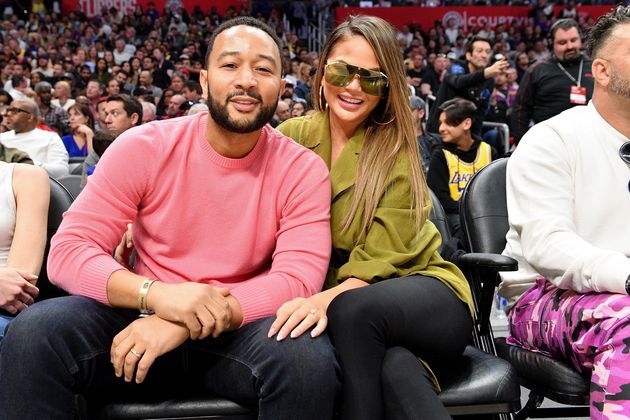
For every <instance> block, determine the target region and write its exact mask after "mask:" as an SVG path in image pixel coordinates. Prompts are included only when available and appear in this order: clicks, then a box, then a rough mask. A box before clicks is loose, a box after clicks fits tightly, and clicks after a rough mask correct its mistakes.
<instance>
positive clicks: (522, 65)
mask: <svg viewBox="0 0 630 420" xmlns="http://www.w3.org/2000/svg"><path fill="white" fill-rule="evenodd" d="M514 63H515V64H516V73H517V74H518V83H521V80H523V76H525V73H527V70H528V69H529V56H528V55H527V53H526V52H524V51H523V52H519V53H517V54H516V55H515V56H514Z"/></svg>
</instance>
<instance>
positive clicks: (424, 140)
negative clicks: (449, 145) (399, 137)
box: [409, 96, 442, 174]
mask: <svg viewBox="0 0 630 420" xmlns="http://www.w3.org/2000/svg"><path fill="white" fill-rule="evenodd" d="M409 101H410V105H411V117H412V118H413V127H414V130H415V132H416V138H417V139H418V146H419V148H420V158H421V161H422V169H423V170H424V173H425V174H426V173H427V172H428V171H429V164H430V163H431V156H433V153H434V152H435V150H436V149H437V148H439V147H440V146H441V145H442V137H440V135H439V134H436V133H429V132H428V131H426V130H425V129H424V117H425V115H426V103H425V102H424V101H423V100H422V98H420V97H418V96H411V97H410V98H409Z"/></svg>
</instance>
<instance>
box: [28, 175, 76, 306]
mask: <svg viewBox="0 0 630 420" xmlns="http://www.w3.org/2000/svg"><path fill="white" fill-rule="evenodd" d="M49 180H50V204H49V205H48V229H47V232H46V250H45V251H44V262H43V264H42V269H41V271H40V273H39V278H38V280H37V287H38V288H39V296H38V297H37V300H43V299H48V298H51V297H57V296H64V295H66V294H67V293H66V292H64V291H63V290H61V289H59V288H58V287H56V286H54V285H53V284H52V283H50V280H48V271H47V269H46V264H47V263H48V252H49V251H50V240H51V239H52V237H53V235H54V234H55V233H57V229H59V225H61V220H62V219H63V214H64V213H65V212H66V210H68V209H69V208H70V205H71V204H72V202H73V201H74V198H73V197H72V194H70V192H68V190H67V189H66V188H65V187H64V186H63V185H61V183H60V182H59V181H57V180H55V179H53V178H49Z"/></svg>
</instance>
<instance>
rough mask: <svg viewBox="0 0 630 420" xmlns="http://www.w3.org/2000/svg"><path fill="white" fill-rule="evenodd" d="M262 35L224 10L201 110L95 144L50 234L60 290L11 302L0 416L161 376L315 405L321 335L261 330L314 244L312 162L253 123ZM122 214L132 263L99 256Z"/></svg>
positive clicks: (40, 411)
mask: <svg viewBox="0 0 630 420" xmlns="http://www.w3.org/2000/svg"><path fill="white" fill-rule="evenodd" d="M280 51H281V49H280V41H279V40H278V39H277V37H276V36H275V35H274V33H273V31H272V30H271V29H270V28H268V27H267V26H266V25H264V24H261V23H260V22H259V21H257V20H255V19H252V18H238V19H235V20H231V21H229V22H226V23H224V24H223V25H222V26H221V27H219V28H218V29H217V30H216V31H215V33H214V35H213V37H212V39H211V40H210V44H209V47H208V56H207V58H206V62H207V66H208V70H207V71H202V72H201V75H200V78H201V82H202V85H203V86H204V95H205V96H206V97H207V99H208V104H209V108H210V113H209V114H198V115H196V116H193V117H187V118H179V119H172V120H167V121H162V122H153V123H149V124H146V125H143V126H141V127H137V128H133V129H131V130H128V131H126V132H125V133H124V134H123V135H121V136H120V137H119V138H118V139H117V141H116V142H115V143H114V144H113V145H112V146H111V147H110V148H109V149H108V150H107V153H106V154H105V155H104V157H103V159H102V160H101V161H100V163H99V170H98V171H97V172H96V173H95V174H94V175H93V177H92V178H91V180H90V183H89V184H88V185H87V188H86V189H85V190H84V191H83V192H82V193H81V196H80V197H79V198H78V199H77V200H76V201H75V203H74V204H73V205H72V207H71V209H70V210H69V211H68V212H67V213H66V214H65V217H64V221H63V223H62V225H61V227H60V229H59V232H58V233H57V235H56V236H55V237H54V238H53V241H52V246H51V251H50V255H49V260H48V261H49V263H48V272H49V276H50V278H51V280H52V281H53V282H54V283H56V284H57V285H59V286H61V287H62V288H64V289H65V290H67V291H68V292H70V293H71V294H72V295H73V296H70V297H64V298H59V299H53V300H48V301H42V302H39V303H37V304H36V305H34V306H32V307H30V308H28V309H27V310H25V311H23V312H22V314H21V315H20V316H19V317H18V318H16V319H15V320H14V321H13V322H12V324H11V326H10V328H9V330H8V331H7V335H6V338H5V339H4V341H3V342H2V351H1V352H0V365H1V366H2V373H1V374H0V418H20V417H21V418H28V419H31V418H43V417H45V418H47V419H67V418H72V417H73V416H75V415H76V414H77V408H76V407H75V404H74V400H75V399H74V395H75V394H86V395H88V397H90V396H91V395H93V394H99V396H100V397H102V396H103V395H110V394H111V393H116V392H118V391H119V390H120V389H121V388H122V389H124V390H126V392H134V390H136V389H137V391H140V390H141V389H145V390H146V389H149V390H150V389H152V388H151V387H152V386H155V385H158V386H159V387H160V388H162V391H163V390H164V388H165V387H166V388H167V387H168V385H169V384H172V385H173V386H178V387H179V386H181V385H182V384H183V385H185V386H187V387H190V388H194V389H195V390H196V391H197V392H206V393H210V394H212V393H214V394H219V395H223V396H227V397H229V398H232V399H233V400H235V401H237V402H240V403H243V404H245V405H248V406H251V407H252V408H253V410H254V411H258V416H259V418H260V419H286V418H299V419H326V418H331V417H332V411H333V403H334V399H335V393H336V390H337V388H338V378H337V369H338V366H337V364H336V361H335V357H334V352H333V350H332V347H331V345H330V343H329V342H328V339H327V338H326V337H318V338H315V339H312V338H310V337H307V338H298V339H294V340H289V341H286V340H285V341H283V342H277V341H276V340H275V339H270V338H267V331H268V330H269V328H270V325H271V321H272V318H271V317H272V316H273V315H275V312H276V311H277V310H278V308H279V307H280V306H281V305H282V303H283V302H286V301H288V300H291V299H293V298H295V297H299V296H310V295H312V294H314V293H316V292H318V291H319V290H320V289H321V288H322V285H323V280H324V276H325V272H326V269H327V266H328V259H329V257H330V249H331V243H330V241H331V239H330V227H329V205H330V194H331V193H330V186H329V179H328V171H327V169H326V165H325V164H324V163H323V161H321V159H320V158H319V157H317V156H316V155H315V154H314V153H312V152H310V151H309V150H307V149H303V148H301V147H300V146H299V145H297V144H296V143H294V142H292V141H290V140H288V139H287V138H286V137H283V136H282V135H281V134H280V133H278V132H277V131H275V130H273V129H272V128H271V127H270V126H269V125H266V122H267V121H269V119H270V118H271V116H272V115H273V112H274V111H275V108H276V102H277V100H278V96H279V94H280V92H282V91H283V86H282V84H283V82H282V80H281V72H282V64H281V53H280ZM130 222H133V226H134V228H133V234H134V242H135V246H136V251H137V258H136V263H135V266H134V267H133V269H132V270H129V269H127V268H126V267H123V266H122V265H120V264H119V263H117V262H116V261H115V260H114V259H113V258H112V256H111V255H112V251H113V250H114V248H115V246H116V245H117V243H118V242H119V240H120V237H121V235H122V233H123V232H124V230H125V227H126V226H127V224H128V223H130ZM140 313H142V314H143V315H145V316H144V317H138V315H140ZM25 368H27V369H28V374H27V375H24V369H25ZM149 369H150V370H149ZM125 381H126V382H131V381H134V382H136V383H138V384H141V383H142V385H136V387H137V388H135V387H131V388H128V387H127V386H125V385H124V382H125ZM167 389H168V388H167ZM27 395H34V396H36V398H26V397H25V396H27ZM88 400H89V398H88Z"/></svg>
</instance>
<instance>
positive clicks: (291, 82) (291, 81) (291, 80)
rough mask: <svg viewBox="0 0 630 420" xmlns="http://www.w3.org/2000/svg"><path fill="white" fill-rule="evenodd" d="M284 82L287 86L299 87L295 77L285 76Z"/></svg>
mask: <svg viewBox="0 0 630 420" xmlns="http://www.w3.org/2000/svg"><path fill="white" fill-rule="evenodd" d="M284 81H285V82H286V84H287V85H291V86H295V85H297V79H296V78H295V76H291V75H290V74H288V75H286V76H284Z"/></svg>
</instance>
